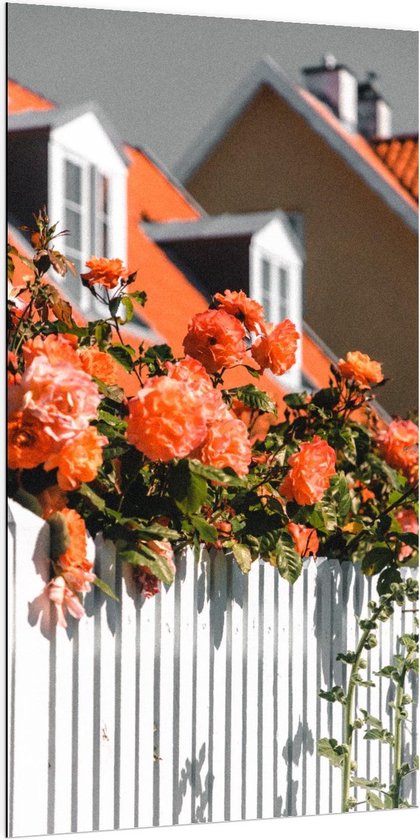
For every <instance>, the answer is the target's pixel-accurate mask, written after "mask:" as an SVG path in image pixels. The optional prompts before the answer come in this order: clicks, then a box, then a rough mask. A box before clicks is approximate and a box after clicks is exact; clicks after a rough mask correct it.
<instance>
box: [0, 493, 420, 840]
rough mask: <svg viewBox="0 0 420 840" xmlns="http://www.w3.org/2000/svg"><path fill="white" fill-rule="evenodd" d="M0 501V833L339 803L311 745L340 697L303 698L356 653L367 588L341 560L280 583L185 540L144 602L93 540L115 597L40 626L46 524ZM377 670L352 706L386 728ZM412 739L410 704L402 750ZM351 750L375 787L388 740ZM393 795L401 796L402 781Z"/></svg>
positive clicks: (322, 809)
mask: <svg viewBox="0 0 420 840" xmlns="http://www.w3.org/2000/svg"><path fill="white" fill-rule="evenodd" d="M10 511H11V517H10V521H9V534H10V536H9V548H10V552H9V644H10V648H9V757H10V764H9V774H8V775H9V831H10V834H12V835H13V836H22V835H28V834H32V835H36V834H46V833H49V834H53V833H66V832H70V831H71V832H76V831H91V830H98V829H113V828H131V827H137V826H139V827H141V826H152V825H156V826H158V825H171V824H188V823H191V822H210V821H212V822H218V821H224V820H240V819H255V818H271V817H281V816H286V815H304V814H318V813H319V814H325V813H331V812H337V811H339V810H340V772H339V771H338V770H336V769H332V768H330V766H329V763H328V761H327V760H326V759H324V758H320V757H319V756H318V755H317V750H316V743H317V740H318V739H319V738H320V737H334V738H336V739H337V740H338V741H341V739H342V707H341V706H340V705H339V704H338V703H335V704H329V703H327V702H326V701H324V700H320V699H319V697H318V692H319V689H320V688H328V687H330V686H331V685H333V684H340V683H341V682H342V679H343V676H344V666H343V664H342V663H337V661H336V655H337V653H338V652H340V651H346V650H348V649H351V648H352V647H354V645H355V642H356V639H357V634H358V629H357V622H356V617H357V616H360V615H361V614H362V613H363V614H364V615H365V614H366V609H367V601H368V600H369V597H370V595H371V585H370V584H369V582H367V581H366V579H364V578H363V576H362V575H360V573H359V572H358V571H357V570H356V569H355V568H354V567H352V565H351V564H349V563H346V564H344V565H342V566H340V565H339V563H337V562H335V561H328V560H324V561H318V563H317V564H315V563H314V562H313V561H312V562H310V563H308V564H307V565H306V568H305V570H304V572H303V575H302V577H301V578H300V579H299V580H298V581H297V583H296V584H295V585H294V586H293V587H290V586H289V585H288V584H287V583H285V581H284V580H282V579H280V578H279V576H278V574H277V573H276V572H275V570H274V569H273V568H272V567H271V566H269V565H268V564H264V563H255V564H254V566H253V568H252V571H251V573H250V575H249V576H248V577H245V576H243V575H242V574H241V572H240V571H239V569H238V567H237V566H236V564H235V563H234V562H232V561H231V560H230V559H229V558H225V557H223V556H222V555H221V554H218V555H209V554H207V553H206V552H203V553H202V554H201V555H200V556H198V555H195V554H194V552H193V551H192V550H189V551H187V552H185V553H184V554H182V555H181V556H180V557H179V558H178V561H177V566H178V572H177V577H176V582H175V584H174V585H173V586H172V587H171V588H169V589H167V590H166V589H165V588H163V591H162V593H161V594H160V595H158V596H156V597H155V598H153V599H150V600H145V599H144V598H143V596H141V595H140V594H139V593H138V590H137V588H136V585H135V581H134V579H133V573H132V569H131V568H127V569H124V572H123V573H122V572H121V568H120V567H119V566H116V564H115V554H114V550H113V546H112V545H111V544H109V543H108V544H106V545H103V544H100V543H98V547H97V573H98V574H99V575H100V576H101V577H102V578H103V579H105V580H106V581H107V582H108V583H109V584H110V585H111V586H112V587H113V589H114V591H115V592H116V593H117V595H118V597H119V602H118V603H116V602H114V601H111V600H110V599H108V598H106V597H105V596H104V595H103V594H102V593H101V592H100V591H99V590H97V589H95V591H93V592H92V593H90V594H89V595H88V596H87V597H86V602H85V605H86V617H85V618H84V619H82V620H81V621H80V622H76V621H73V620H72V619H71V618H70V619H69V626H68V628H67V630H66V631H64V630H62V629H61V628H58V627H55V626H54V627H53V628H52V629H51V627H50V626H49V622H48V609H49V607H48V606H47V610H46V612H45V611H44V612H43V611H42V608H45V602H43V601H42V599H40V598H39V596H40V593H41V591H42V589H43V587H44V584H45V581H46V580H47V577H48V566H49V560H48V540H49V533H48V526H47V525H46V524H45V523H43V522H42V521H41V520H39V519H38V518H37V517H35V516H34V515H33V514H31V513H29V512H28V511H26V510H24V509H23V508H21V507H19V505H17V504H16V503H11V506H10ZM372 595H374V589H373V588H372ZM412 626H413V613H412V612H407V613H402V612H401V611H400V610H398V611H397V612H396V614H395V617H394V618H393V620H392V622H388V623H387V624H384V625H383V626H382V627H381V629H380V634H379V638H380V644H379V645H378V647H377V648H375V649H374V650H373V651H372V653H371V654H370V655H369V656H370V663H369V673H370V674H373V673H374V671H376V670H378V669H379V668H380V667H382V666H384V665H386V664H389V662H390V661H391V660H392V655H393V653H394V652H395V650H396V646H397V638H398V636H399V635H401V633H402V632H410V630H411V628H412ZM373 679H375V677H373ZM376 682H377V683H378V687H377V688H375V689H371V690H368V689H363V688H361V689H359V698H358V702H359V704H360V706H362V708H366V709H368V710H369V711H370V712H371V713H372V714H373V715H375V717H381V718H382V720H383V721H384V725H390V720H391V718H390V711H391V710H390V707H389V703H390V702H391V701H392V699H393V692H392V688H390V684H389V681H387V680H382V681H381V680H379V679H378V678H376ZM409 690H411V692H414V693H415V692H416V690H417V688H416V685H414V684H412V685H411V686H410V689H409ZM416 737H417V733H416V723H415V716H414V719H413V721H410V722H408V723H407V724H406V726H405V729H404V738H405V751H406V754H407V758H408V757H410V756H412V755H413V754H414V753H415V751H416ZM356 757H357V761H358V775H360V776H370V777H372V776H379V777H380V778H381V779H382V780H383V781H384V782H386V783H389V781H390V773H391V756H390V750H389V747H387V746H385V745H382V744H379V743H378V742H368V741H366V740H363V737H362V736H361V735H360V734H359V735H358V740H357V744H356ZM405 794H406V795H407V796H408V797H409V799H410V800H411V801H412V802H413V803H415V790H414V776H413V775H412V776H409V777H408V778H407V784H406V789H405ZM364 807H365V806H361V808H362V809H363V808H364Z"/></svg>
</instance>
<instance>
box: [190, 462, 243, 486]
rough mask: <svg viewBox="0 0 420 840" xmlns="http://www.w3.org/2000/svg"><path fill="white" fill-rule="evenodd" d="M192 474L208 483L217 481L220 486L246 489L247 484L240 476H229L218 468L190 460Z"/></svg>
mask: <svg viewBox="0 0 420 840" xmlns="http://www.w3.org/2000/svg"><path fill="white" fill-rule="evenodd" d="M188 463H189V468H190V472H192V473H193V474H194V475H199V476H201V477H202V478H206V479H208V481H216V482H217V483H218V484H225V485H227V486H230V487H244V486H245V482H244V481H243V479H241V478H238V476H234V475H229V473H227V472H225V471H224V470H219V469H217V467H210V466H209V465H208V464H202V463H201V461H195V460H191V459H189V460H188Z"/></svg>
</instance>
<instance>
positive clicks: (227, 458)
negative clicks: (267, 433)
mask: <svg viewBox="0 0 420 840" xmlns="http://www.w3.org/2000/svg"><path fill="white" fill-rule="evenodd" d="M194 457H197V458H198V459H199V460H200V461H201V462H202V463H203V464H209V465H210V466H212V467H217V468H218V469H224V468H225V467H231V468H232V469H233V470H234V471H235V472H236V474H237V475H238V476H240V477H241V478H242V477H243V476H244V475H246V474H247V472H248V469H249V464H250V463H251V457H252V450H251V443H250V441H249V437H248V432H247V428H246V426H245V423H243V422H242V420H238V419H237V418H236V417H233V415H232V414H231V413H230V411H228V410H227V409H225V410H224V411H223V413H221V415H220V417H219V418H218V419H217V420H215V421H214V423H212V424H211V426H210V427H209V430H208V434H207V437H206V439H205V441H204V443H203V445H202V446H201V447H200V449H199V450H197V452H196V453H194Z"/></svg>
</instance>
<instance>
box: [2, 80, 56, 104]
mask: <svg viewBox="0 0 420 840" xmlns="http://www.w3.org/2000/svg"><path fill="white" fill-rule="evenodd" d="M7 82H13V83H14V84H15V85H18V86H19V87H20V88H22V90H27V91H28V92H29V93H32V94H33V95H34V96H39V98H40V99H43V100H44V101H45V102H47V103H48V104H51V105H52V107H53V108H59V107H60V106H59V104H58V102H56V101H55V99H51V98H50V97H46V96H45V94H44V93H40V91H39V90H35V89H34V88H32V87H29V85H24V84H22V82H18V80H17V79H14V78H13V77H12V76H8V77H7Z"/></svg>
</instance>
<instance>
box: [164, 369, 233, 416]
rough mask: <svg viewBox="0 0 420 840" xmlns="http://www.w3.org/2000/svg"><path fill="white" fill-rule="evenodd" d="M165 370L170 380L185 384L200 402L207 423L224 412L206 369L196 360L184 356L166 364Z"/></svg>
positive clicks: (219, 396) (220, 397) (221, 402)
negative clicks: (177, 360)
mask: <svg viewBox="0 0 420 840" xmlns="http://www.w3.org/2000/svg"><path fill="white" fill-rule="evenodd" d="M166 369H167V371H168V377H169V378H170V379H175V380H177V381H178V382H185V383H186V384H187V385H188V388H189V389H190V391H191V392H192V393H194V395H195V396H196V398H197V401H198V402H201V405H202V409H203V411H204V413H205V415H206V422H207V423H210V422H212V421H213V420H214V419H215V418H216V417H217V416H218V414H219V412H220V411H223V410H224V407H225V403H224V402H223V397H222V394H221V392H220V391H219V390H217V388H214V387H213V383H212V381H211V379H210V377H209V375H208V373H207V372H206V369H205V368H204V367H203V365H202V364H201V362H198V361H197V359H192V358H191V356H186V357H185V359H181V360H180V361H179V362H167V363H166Z"/></svg>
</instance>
